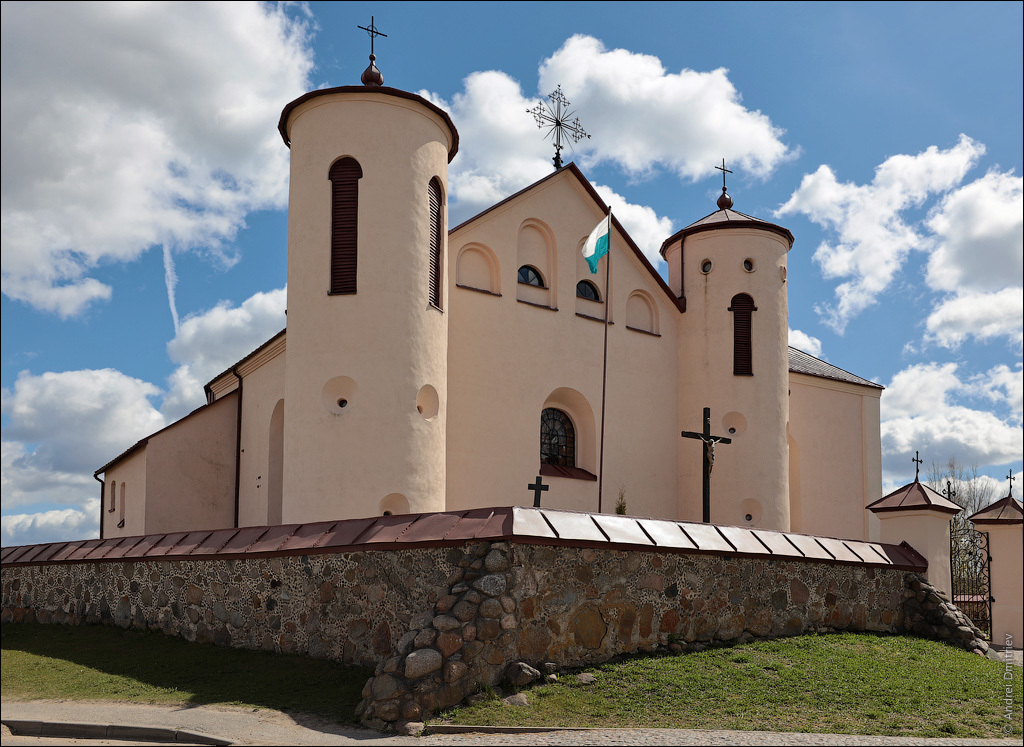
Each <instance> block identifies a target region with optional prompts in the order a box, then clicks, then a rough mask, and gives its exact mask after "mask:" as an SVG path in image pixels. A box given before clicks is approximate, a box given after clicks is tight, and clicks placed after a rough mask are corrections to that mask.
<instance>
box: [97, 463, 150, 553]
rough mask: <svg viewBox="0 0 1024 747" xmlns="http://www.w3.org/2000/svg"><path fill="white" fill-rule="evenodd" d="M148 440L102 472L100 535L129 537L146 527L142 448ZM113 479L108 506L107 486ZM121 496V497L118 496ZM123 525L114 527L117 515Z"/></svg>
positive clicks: (117, 521)
mask: <svg viewBox="0 0 1024 747" xmlns="http://www.w3.org/2000/svg"><path fill="white" fill-rule="evenodd" d="M148 448H149V445H148V444H143V445H142V446H140V447H139V448H138V449H137V450H135V451H134V452H132V453H131V454H129V455H128V456H126V457H125V458H124V459H122V460H120V461H119V462H117V463H116V464H115V465H113V466H112V467H110V468H109V469H108V470H107V471H106V473H105V474H104V475H103V481H104V487H103V493H104V497H103V509H102V511H103V513H102V514H101V516H102V521H103V536H104V537H131V536H133V535H139V534H145V529H146V515H147V510H146V452H147V450H148ZM114 483H117V499H116V502H115V503H114V510H113V511H111V510H110V506H111V503H110V488H111V485H113V484H114ZM122 495H123V496H124V500H122V498H121V496H122ZM122 517H123V518H124V526H123V527H118V526H117V525H118V523H119V522H120V521H121V518H122Z"/></svg>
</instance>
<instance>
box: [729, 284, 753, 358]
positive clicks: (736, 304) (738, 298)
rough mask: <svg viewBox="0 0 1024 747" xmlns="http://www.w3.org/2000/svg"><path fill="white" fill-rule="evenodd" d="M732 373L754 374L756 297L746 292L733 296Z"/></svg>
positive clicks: (730, 309)
mask: <svg viewBox="0 0 1024 747" xmlns="http://www.w3.org/2000/svg"><path fill="white" fill-rule="evenodd" d="M729 311H731V312H732V373H733V376H753V375H754V361H753V357H752V355H751V352H750V351H751V346H752V340H751V337H752V335H751V313H752V312H754V311H757V307H756V306H754V299H753V298H751V297H750V296H748V295H747V294H746V293H738V294H736V295H735V296H733V297H732V305H731V306H729Z"/></svg>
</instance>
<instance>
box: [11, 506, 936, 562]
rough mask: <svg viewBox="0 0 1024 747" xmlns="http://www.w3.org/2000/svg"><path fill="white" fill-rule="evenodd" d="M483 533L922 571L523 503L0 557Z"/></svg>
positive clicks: (844, 548) (792, 543) (155, 554)
mask: <svg viewBox="0 0 1024 747" xmlns="http://www.w3.org/2000/svg"><path fill="white" fill-rule="evenodd" d="M482 539H486V540H510V541H514V542H520V543H525V544H547V545H563V546H585V547H611V548H616V549H642V550H648V551H651V550H660V551H663V552H683V553H688V552H694V553H719V554H726V555H736V556H741V557H761V558H770V557H778V558H789V559H808V560H815V561H823V562H839V563H858V564H860V563H864V564H867V565H872V566H888V567H892V568H899V569H903V570H913V571H918V572H920V571H924V570H925V569H926V568H927V562H926V561H925V560H924V559H923V558H922V557H921V556H920V555H919V554H918V553H917V552H915V551H914V549H913V548H911V547H909V546H898V545H883V544H881V543H878V542H858V541H854V540H841V539H833V538H829V537H811V536H809V535H805V534H793V533H790V532H773V531H767V530H763V529H749V528H746V527H734V526H717V525H714V524H698V523H694V522H686V521H671V520H666V519H648V518H637V517H633V516H617V515H614V514H591V513H583V512H578V511H560V510H556V509H548V508H528V507H524V506H504V507H500V508H477V509H471V510H468V511H444V512H440V513H430V514H406V515H403V516H376V517H368V518H363V519H344V520H340V521H322V522H313V523H307V524H286V525H283V526H273V527H243V528H241V529H220V530H216V531H212V530H209V531H199V532H173V533H168V534H156V535H147V536H144V537H126V538H110V539H108V540H86V541H78V542H54V543H50V544H43V545H26V546H23V547H8V548H4V549H3V553H2V555H0V562H2V563H3V565H4V566H11V565H23V564H28V563H59V562H97V561H114V560H147V559H157V558H159V559H161V560H167V559H171V558H185V557H187V558H194V559H220V558H239V557H259V556H272V555H300V554H308V553H324V552H343V551H352V550H391V549H396V548H410V547H438V546H445V545H453V544H457V543H463V542H467V541H472V540H482Z"/></svg>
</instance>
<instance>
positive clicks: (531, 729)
mask: <svg viewBox="0 0 1024 747" xmlns="http://www.w3.org/2000/svg"><path fill="white" fill-rule="evenodd" d="M552 731H596V730H594V729H589V728H588V727H585V726H462V725H460V724H433V725H429V726H425V727H423V734H424V735H427V734H474V733H477V734H546V733H548V732H552Z"/></svg>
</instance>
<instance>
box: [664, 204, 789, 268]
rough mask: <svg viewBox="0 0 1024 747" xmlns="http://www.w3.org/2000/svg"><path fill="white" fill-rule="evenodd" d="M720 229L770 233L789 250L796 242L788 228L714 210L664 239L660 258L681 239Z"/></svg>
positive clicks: (758, 219) (730, 211)
mask: <svg viewBox="0 0 1024 747" xmlns="http://www.w3.org/2000/svg"><path fill="white" fill-rule="evenodd" d="M722 228H757V229H760V230H764V231H770V232H771V233H776V234H778V235H779V236H781V237H782V238H784V239H785V240H786V241H787V242H788V244H789V248H790V249H792V248H793V242H794V241H795V240H796V239H794V238H793V233H792V232H791V231H790V230H789V229H788V228H783V227H782V226H778V225H776V224H774V223H769V222H768V221H766V220H761V219H760V218H755V217H754V216H752V215H747V214H746V213H741V212H739V211H738V210H730V209H728V208H724V209H722V210H716V211H715V212H713V213H711V214H710V215H705V216H704V217H703V218H701V219H700V220H698V221H695V222H694V223H691V224H690V225H688V226H687V227H686V228H684V229H682V230H680V231H676V232H675V233H674V234H672V235H671V236H669V237H668V238H667V239H665V241H664V242H662V244H661V250H660V251H661V256H662V257H664V256H665V250H666V249H668V247H669V245H671V244H673V243H674V242H676V241H679V240H680V239H682V238H685V237H687V236H689V235H691V234H694V233H702V232H704V231H717V230H719V229H722Z"/></svg>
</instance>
